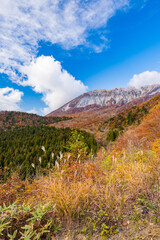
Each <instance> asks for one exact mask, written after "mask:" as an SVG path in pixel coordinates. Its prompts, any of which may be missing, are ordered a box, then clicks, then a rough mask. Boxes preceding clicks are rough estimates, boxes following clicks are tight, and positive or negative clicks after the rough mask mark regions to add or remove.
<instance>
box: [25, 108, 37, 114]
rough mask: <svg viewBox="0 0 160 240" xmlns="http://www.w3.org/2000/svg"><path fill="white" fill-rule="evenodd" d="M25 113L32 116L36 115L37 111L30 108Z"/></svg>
mask: <svg viewBox="0 0 160 240" xmlns="http://www.w3.org/2000/svg"><path fill="white" fill-rule="evenodd" d="M26 112H27V113H33V114H38V112H37V110H36V109H35V108H32V109H30V110H28V111H26Z"/></svg>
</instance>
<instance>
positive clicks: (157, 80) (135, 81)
mask: <svg viewBox="0 0 160 240" xmlns="http://www.w3.org/2000/svg"><path fill="white" fill-rule="evenodd" d="M152 84H160V73H159V72H156V71H146V72H143V73H140V74H135V75H134V76H133V78H132V79H131V80H130V82H129V84H128V85H129V86H133V87H136V88H139V87H141V86H144V85H152Z"/></svg>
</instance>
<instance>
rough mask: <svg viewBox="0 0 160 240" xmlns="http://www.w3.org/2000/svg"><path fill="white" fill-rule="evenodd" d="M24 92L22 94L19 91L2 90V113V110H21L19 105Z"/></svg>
mask: <svg viewBox="0 0 160 240" xmlns="http://www.w3.org/2000/svg"><path fill="white" fill-rule="evenodd" d="M22 96H23V92H20V91H19V90H18V89H13V88H9V87H6V88H0V111H2V110H8V111H11V110H14V111H18V110H20V106H19V103H20V102H21V98H22Z"/></svg>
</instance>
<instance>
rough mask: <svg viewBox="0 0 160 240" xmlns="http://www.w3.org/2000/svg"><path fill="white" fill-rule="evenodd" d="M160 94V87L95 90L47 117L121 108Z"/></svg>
mask: <svg viewBox="0 0 160 240" xmlns="http://www.w3.org/2000/svg"><path fill="white" fill-rule="evenodd" d="M158 93H160V85H150V86H144V87H141V88H139V89H136V88H131V87H130V88H115V89H113V90H104V89H103V90H95V91H91V92H87V93H84V94H82V95H81V96H79V97H77V98H75V99H73V100H72V101H70V102H68V103H67V104H65V105H64V106H62V107H60V108H59V109H57V110H55V111H53V112H51V113H49V114H48V115H47V116H56V115H64V114H65V115H66V114H75V113H81V112H86V111H87V112H88V111H95V110H99V109H106V108H110V107H115V108H117V107H121V106H123V105H124V104H126V103H129V102H131V101H133V100H135V99H139V98H143V100H142V102H143V101H144V100H147V99H149V98H151V97H153V96H155V95H157V94H158Z"/></svg>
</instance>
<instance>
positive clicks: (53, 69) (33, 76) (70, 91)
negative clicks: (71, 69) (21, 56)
mask: <svg viewBox="0 0 160 240" xmlns="http://www.w3.org/2000/svg"><path fill="white" fill-rule="evenodd" d="M21 72H22V73H23V74H26V75H27V76H28V78H27V79H26V80H23V81H22V82H21V84H22V85H23V86H31V87H32V88H33V90H34V91H35V92H37V93H42V94H43V99H42V100H43V101H44V102H45V103H46V105H47V106H48V107H47V108H45V109H43V110H42V111H43V113H44V114H47V113H49V112H50V111H52V110H54V109H56V108H58V107H60V106H61V105H63V104H64V103H66V102H68V101H69V100H71V99H73V98H75V97H77V96H78V95H80V94H82V93H84V92H85V91H86V90H87V87H86V86H85V85H84V84H83V83H82V82H81V81H77V80H75V78H74V77H73V76H72V75H70V74H69V73H68V72H67V71H66V70H64V69H62V66H61V64H60V62H58V61H56V60H55V59H54V58H53V57H50V56H48V57H45V56H41V57H38V58H37V59H36V60H35V61H32V62H31V64H30V65H28V66H22V67H21Z"/></svg>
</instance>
